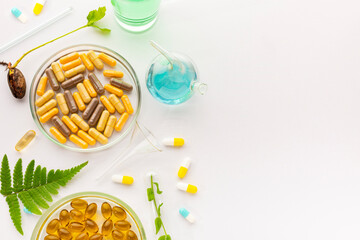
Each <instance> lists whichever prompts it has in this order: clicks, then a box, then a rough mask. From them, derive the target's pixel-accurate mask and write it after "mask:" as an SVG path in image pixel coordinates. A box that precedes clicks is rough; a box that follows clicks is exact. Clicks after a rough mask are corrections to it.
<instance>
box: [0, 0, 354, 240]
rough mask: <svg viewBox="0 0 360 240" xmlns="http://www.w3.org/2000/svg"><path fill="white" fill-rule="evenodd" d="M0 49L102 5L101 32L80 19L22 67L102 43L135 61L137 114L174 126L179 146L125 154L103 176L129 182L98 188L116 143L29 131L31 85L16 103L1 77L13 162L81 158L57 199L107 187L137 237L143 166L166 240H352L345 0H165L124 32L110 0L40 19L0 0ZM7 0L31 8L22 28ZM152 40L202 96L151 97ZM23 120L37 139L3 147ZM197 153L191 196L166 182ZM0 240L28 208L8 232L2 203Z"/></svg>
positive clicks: (160, 127) (10, 234)
mask: <svg viewBox="0 0 360 240" xmlns="http://www.w3.org/2000/svg"><path fill="white" fill-rule="evenodd" d="M1 2H2V3H1V8H0V26H1V28H0V29H1V32H2V34H1V38H0V45H2V44H5V43H6V42H7V41H10V40H11V39H13V38H14V37H16V36H18V35H19V34H21V33H22V32H24V31H25V30H27V29H30V28H32V27H35V26H37V25H38V24H39V23H40V22H42V21H45V20H46V19H49V18H50V17H51V16H53V15H54V14H56V13H57V12H59V11H61V10H63V9H65V8H66V7H67V6H73V7H74V11H73V13H72V14H71V15H69V16H67V17H66V18H64V19H63V20H61V21H60V22H58V23H56V24H54V25H52V26H51V27H50V28H47V29H45V30H43V31H41V32H40V33H38V34H36V35H35V36H33V37H31V38H29V39H27V40H26V41H24V42H23V43H21V44H20V45H18V46H17V47H15V48H12V49H10V50H8V51H7V52H5V53H3V54H1V55H0V59H3V60H6V61H12V62H14V61H16V59H17V58H19V57H20V56H21V54H22V53H24V52H25V51H27V50H29V49H30V48H32V47H35V46H37V45H38V44H40V43H43V42H44V41H47V40H50V39H52V38H54V37H57V36H58V35H60V34H63V33H66V32H68V31H70V30H72V29H74V28H76V27H78V26H81V25H82V24H85V22H86V15H87V13H88V11H90V10H92V9H94V8H97V7H98V6H100V5H101V6H102V5H106V6H107V7H108V13H107V16H106V17H105V19H104V20H102V21H101V24H103V26H106V27H109V28H111V29H112V32H111V34H110V35H108V36H104V35H102V34H99V33H98V32H97V31H95V30H94V29H90V28H89V29H84V30H81V31H80V32H77V33H75V34H73V35H71V36H68V37H66V38H64V39H62V40H59V41H57V42H55V43H53V44H51V45H48V46H46V47H44V48H42V49H40V50H38V51H36V52H34V53H32V54H30V55H29V56H27V57H26V58H25V59H24V60H23V61H22V62H21V64H20V65H19V67H20V68H21V69H22V71H23V73H24V74H25V76H26V78H27V83H28V85H30V81H31V79H32V77H33V75H34V73H35V71H36V70H37V68H38V67H39V66H40V64H41V63H42V62H43V61H44V60H45V59H46V58H47V57H48V55H49V54H53V53H54V52H56V51H58V50H60V49H62V48H65V47H67V46H70V45H73V44H80V43H93V44H99V45H103V46H105V47H108V48H111V49H113V50H115V51H117V52H119V53H120V54H121V55H123V56H124V57H125V58H127V59H128V60H129V62H130V63H131V64H132V65H133V67H134V68H135V70H136V72H137V74H138V76H139V79H140V81H141V84H142V86H141V87H142V90H143V108H142V112H141V116H140V122H142V123H143V124H144V125H145V126H147V127H148V128H149V129H151V130H152V131H153V132H154V133H155V135H157V136H158V137H159V138H163V137H166V136H183V137H184V138H185V140H186V146H185V147H184V148H181V149H166V150H165V151H164V152H163V153H153V154H149V155H143V156H139V157H136V158H134V159H132V161H130V162H129V163H127V164H125V165H124V166H123V168H121V169H116V170H114V171H113V172H112V173H115V172H118V173H126V174H128V175H132V176H133V177H134V178H135V183H134V185H132V186H130V187H126V186H122V185H116V184H113V183H112V182H111V181H110V179H107V180H106V181H104V182H103V183H101V184H98V183H97V182H96V181H95V180H94V176H96V175H97V173H99V171H101V169H103V168H104V167H105V165H106V164H109V163H110V162H111V160H112V159H113V158H114V156H116V155H117V154H118V153H119V152H120V151H121V149H122V147H123V146H122V145H121V144H119V145H117V146H115V147H113V148H111V149H109V150H106V151H103V152H99V153H93V154H80V153H73V152H69V151H65V150H63V149H61V148H59V147H58V146H56V145H55V144H53V143H51V142H50V141H48V140H47V139H46V138H45V137H44V136H42V135H41V133H40V132H39V131H38V129H37V128H36V126H35V124H34V122H33V120H32V117H31V114H30V110H29V103H28V94H27V96H26V97H25V98H24V99H23V100H20V101H19V100H15V99H14V98H13V97H12V95H11V93H10V91H9V89H8V86H7V83H6V75H5V72H2V71H1V73H0V75H1V76H0V79H3V80H2V81H0V107H1V113H0V116H1V124H0V133H1V139H0V146H1V147H0V149H1V151H0V154H4V153H7V154H8V156H9V159H10V160H11V166H12V167H13V166H14V162H15V161H16V160H17V159H18V158H19V157H21V158H23V160H24V164H27V163H28V162H29V161H30V160H31V159H36V162H37V163H38V164H41V165H43V166H46V167H47V168H61V169H64V168H69V167H72V166H74V165H76V164H79V163H81V162H83V161H85V160H88V161H89V165H88V166H87V167H86V169H84V170H83V171H82V172H81V173H80V174H79V175H78V176H77V177H76V178H75V179H73V181H71V182H70V183H69V184H68V186H67V187H65V188H62V189H60V194H59V196H58V197H56V199H60V197H63V196H66V195H68V194H72V193H76V192H79V191H87V190H91V191H102V192H105V193H109V194H113V195H114V196H117V197H119V198H121V199H123V200H124V201H126V202H127V203H128V204H130V205H131V206H132V207H133V209H134V210H135V211H136V212H137V213H138V215H139V216H140V218H141V220H142V222H143V223H144V225H145V228H146V232H147V234H148V239H154V238H153V236H152V235H151V234H152V222H153V216H152V212H151V208H150V205H149V203H148V202H147V201H146V194H145V191H146V185H145V181H144V176H145V175H146V173H147V172H148V171H150V170H154V171H156V172H157V173H158V174H159V176H160V178H161V183H160V184H161V186H162V188H163V190H164V192H165V194H164V196H163V197H162V198H163V200H164V202H165V206H164V208H163V213H164V217H165V225H166V227H167V228H168V231H169V232H170V233H171V235H172V237H173V239H175V240H176V239H178V240H191V239H197V240H199V239H201V240H203V239H247V240H250V239H254V240H255V239H256V240H263V239H276V240H280V239H284V240H285V239H286V240H288V239H294V240H295V239H299V240H303V239H314V240H315V239H316V240H318V239H359V237H360V232H359V231H358V229H359V226H360V217H359V216H360V191H359V189H360V174H359V172H360V161H359V156H360V148H359V144H360V107H359V104H360V94H359V93H360V82H359V79H360V71H359V69H360V68H359V65H360V57H359V50H360V47H359V43H360V27H359V26H360V25H359V23H360V15H359V7H360V5H359V3H358V1H356V0H343V1H335V0H305V1H296V0H268V1H266V0H238V1H235V0H222V1H205V0H197V1H190V0H183V1H180V0H167V1H163V4H162V6H161V9H160V15H159V20H158V22H157V23H156V25H155V26H154V27H153V28H152V29H150V30H149V31H147V32H145V33H142V34H131V33H128V32H126V31H124V30H122V29H121V28H120V27H119V26H118V25H117V23H116V22H115V20H114V17H113V13H112V9H111V5H110V1H104V0H102V1H95V0H93V1H70V0H62V1H48V2H47V3H46V6H45V8H44V10H43V13H41V15H40V16H38V17H35V16H33V14H32V6H33V5H32V3H30V1H23V0H12V1H5V0H2V1H1ZM13 6H17V7H18V8H21V9H23V11H24V12H26V13H27V15H28V16H29V22H28V23H27V24H25V25H23V24H21V23H20V22H18V21H17V20H16V19H15V18H14V17H13V16H12V15H11V13H10V9H11V8H12V7H13ZM151 39H153V40H156V41H157V42H158V43H160V44H161V45H163V46H164V47H166V48H167V49H169V50H174V51H179V52H183V53H186V54H187V55H189V56H191V57H192V58H193V59H194V61H195V62H196V63H197V65H198V68H199V70H200V77H201V80H203V81H204V82H206V83H208V84H209V91H208V94H207V95H206V96H204V97H200V96H194V97H193V98H192V99H191V100H190V101H188V102H187V103H185V104H183V105H180V106H175V107H171V106H166V105H163V104H160V103H158V102H156V101H155V100H154V99H153V98H152V97H151V96H150V94H149V93H148V91H147V89H146V87H145V77H144V76H145V71H146V68H147V66H148V64H149V63H150V61H151V59H152V58H153V57H154V56H155V55H156V54H157V53H156V52H155V50H154V49H152V47H151V46H150V45H149V40H151ZM29 129H35V130H37V132H38V136H37V138H36V140H35V142H33V143H32V144H31V146H29V148H28V149H26V151H24V152H22V153H17V152H15V150H14V145H15V143H16V142H17V140H18V139H19V138H20V137H21V136H22V135H23V134H24V133H25V132H26V131H27V130H29ZM185 156H191V157H192V158H193V159H194V162H193V165H192V166H191V169H190V171H189V174H188V176H187V177H186V181H188V182H191V183H195V184H196V185H197V186H198V187H199V192H198V193H197V194H196V195H195V196H190V195H188V194H186V193H183V192H180V191H178V190H177V189H176V188H175V185H176V182H177V181H178V179H177V176H176V172H177V169H178V167H179V164H180V161H181V159H183V158H184V157H185ZM183 206H184V207H186V208H188V209H189V210H191V211H192V212H193V214H194V215H195V216H196V217H197V223H196V224H194V225H190V224H188V222H186V221H185V220H184V219H182V218H181V217H180V216H179V214H178V209H179V208H180V207H183ZM0 216H1V217H0V232H1V236H2V238H5V237H7V239H29V238H30V235H31V233H32V229H33V227H34V226H35V224H36V222H37V221H38V219H39V217H37V216H30V215H26V214H24V213H23V228H24V232H25V235H24V237H20V235H19V234H18V233H17V232H16V231H15V230H14V227H13V225H12V223H11V221H10V217H9V214H8V208H7V206H6V203H5V201H4V199H3V198H1V199H0Z"/></svg>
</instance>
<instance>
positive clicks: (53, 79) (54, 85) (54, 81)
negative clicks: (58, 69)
mask: <svg viewBox="0 0 360 240" xmlns="http://www.w3.org/2000/svg"><path fill="white" fill-rule="evenodd" d="M45 73H46V76H47V77H48V81H49V83H50V87H51V88H52V90H54V91H57V90H59V89H60V85H59V82H58V81H57V79H56V77H55V73H54V71H53V70H52V69H51V68H48V69H46V70H45Z"/></svg>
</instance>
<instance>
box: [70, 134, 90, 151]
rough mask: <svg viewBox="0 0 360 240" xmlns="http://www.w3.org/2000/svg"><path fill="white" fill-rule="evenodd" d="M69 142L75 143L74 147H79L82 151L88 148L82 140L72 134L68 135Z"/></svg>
mask: <svg viewBox="0 0 360 240" xmlns="http://www.w3.org/2000/svg"><path fill="white" fill-rule="evenodd" d="M69 140H70V141H72V142H73V143H75V144H76V145H78V146H79V147H81V148H82V149H86V148H88V146H89V145H88V144H87V142H85V141H84V140H82V139H81V138H79V137H78V136H76V135H74V134H71V135H70V137H69Z"/></svg>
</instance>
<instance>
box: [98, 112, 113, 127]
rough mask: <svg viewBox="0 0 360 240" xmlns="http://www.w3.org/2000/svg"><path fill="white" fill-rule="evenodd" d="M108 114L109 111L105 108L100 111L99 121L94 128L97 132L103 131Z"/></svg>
mask: <svg viewBox="0 0 360 240" xmlns="http://www.w3.org/2000/svg"><path fill="white" fill-rule="evenodd" d="M109 116H110V113H109V111H107V110H104V111H103V112H102V113H101V116H100V119H99V122H98V124H97V126H96V129H97V130H98V131H99V132H102V131H104V129H105V126H106V123H107V122H108V119H109Z"/></svg>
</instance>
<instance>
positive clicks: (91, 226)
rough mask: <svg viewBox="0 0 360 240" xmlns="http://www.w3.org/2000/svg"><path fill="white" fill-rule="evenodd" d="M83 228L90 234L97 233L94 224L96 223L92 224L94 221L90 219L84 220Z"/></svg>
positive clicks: (96, 226) (96, 227) (97, 228)
mask: <svg viewBox="0 0 360 240" xmlns="http://www.w3.org/2000/svg"><path fill="white" fill-rule="evenodd" d="M85 228H86V230H88V231H89V232H91V233H97V232H98V231H99V227H98V225H97V224H96V222H94V220H91V219H86V220H85Z"/></svg>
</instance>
